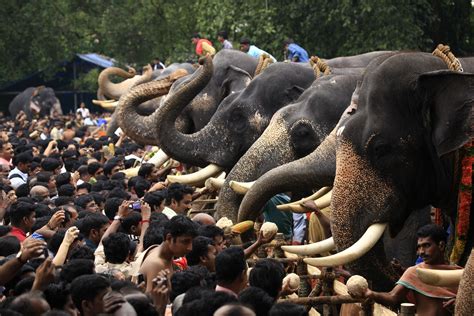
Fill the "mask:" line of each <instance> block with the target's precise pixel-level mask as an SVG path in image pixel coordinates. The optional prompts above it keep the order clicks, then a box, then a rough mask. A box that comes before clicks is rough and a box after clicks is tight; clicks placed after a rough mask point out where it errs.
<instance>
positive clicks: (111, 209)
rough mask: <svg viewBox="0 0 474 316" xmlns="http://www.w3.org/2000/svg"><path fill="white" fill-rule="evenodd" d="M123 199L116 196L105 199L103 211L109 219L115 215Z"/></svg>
mask: <svg viewBox="0 0 474 316" xmlns="http://www.w3.org/2000/svg"><path fill="white" fill-rule="evenodd" d="M123 201H124V199H122V198H118V197H109V198H108V199H107V200H106V201H105V206H104V212H105V215H107V217H108V218H109V219H110V220H113V219H114V217H115V215H117V212H118V209H119V206H120V205H121V204H122V202H123Z"/></svg>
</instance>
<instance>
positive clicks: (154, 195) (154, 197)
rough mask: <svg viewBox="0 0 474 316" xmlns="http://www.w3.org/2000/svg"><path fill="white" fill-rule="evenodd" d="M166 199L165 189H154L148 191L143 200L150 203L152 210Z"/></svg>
mask: <svg viewBox="0 0 474 316" xmlns="http://www.w3.org/2000/svg"><path fill="white" fill-rule="evenodd" d="M165 199H166V192H164V191H153V192H147V193H146V194H145V196H144V198H143V201H145V202H146V203H148V205H150V207H151V210H152V211H156V209H157V208H158V207H159V206H160V204H161V203H162V202H163V201H164V200H165Z"/></svg>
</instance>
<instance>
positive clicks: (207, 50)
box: [202, 41, 216, 56]
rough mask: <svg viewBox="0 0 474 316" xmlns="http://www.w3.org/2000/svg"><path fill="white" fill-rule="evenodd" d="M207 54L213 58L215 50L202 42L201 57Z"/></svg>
mask: <svg viewBox="0 0 474 316" xmlns="http://www.w3.org/2000/svg"><path fill="white" fill-rule="evenodd" d="M207 54H209V55H211V56H214V55H215V54H216V49H215V48H214V47H212V46H211V45H209V44H208V43H206V42H204V41H203V42H202V55H203V56H206V55H207Z"/></svg>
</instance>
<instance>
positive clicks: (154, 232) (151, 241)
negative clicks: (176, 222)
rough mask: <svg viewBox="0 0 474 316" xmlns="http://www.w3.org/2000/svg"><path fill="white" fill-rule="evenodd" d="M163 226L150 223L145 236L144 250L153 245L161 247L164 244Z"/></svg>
mask: <svg viewBox="0 0 474 316" xmlns="http://www.w3.org/2000/svg"><path fill="white" fill-rule="evenodd" d="M165 216H166V215H165ZM163 226H164V225H160V224H159V223H157V222H150V226H148V229H147V230H146V232H145V236H143V249H148V247H150V246H151V245H159V244H161V243H162V242H163V239H164V238H163V231H164V227H163Z"/></svg>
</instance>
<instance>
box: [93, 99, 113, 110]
mask: <svg viewBox="0 0 474 316" xmlns="http://www.w3.org/2000/svg"><path fill="white" fill-rule="evenodd" d="M92 103H94V104H96V105H98V106H100V107H101V108H103V109H106V110H114V109H115V108H116V107H117V105H118V101H115V100H104V101H101V100H92Z"/></svg>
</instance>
